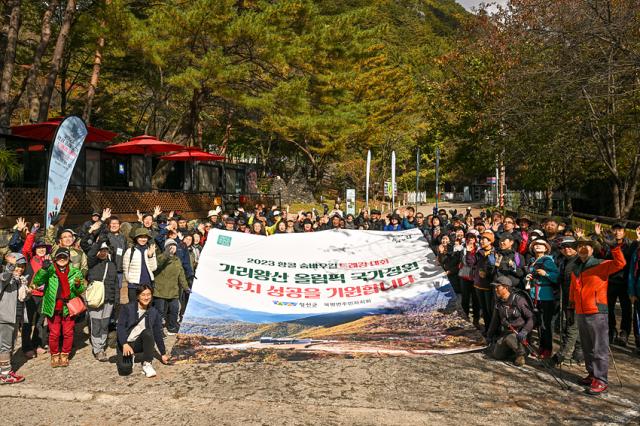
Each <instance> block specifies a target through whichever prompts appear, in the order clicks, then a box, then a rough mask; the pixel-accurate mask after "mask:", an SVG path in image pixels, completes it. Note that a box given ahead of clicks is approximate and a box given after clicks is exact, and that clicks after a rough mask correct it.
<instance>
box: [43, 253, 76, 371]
mask: <svg viewBox="0 0 640 426" xmlns="http://www.w3.org/2000/svg"><path fill="white" fill-rule="evenodd" d="M53 255H54V262H53V263H50V262H48V261H47V262H45V264H44V265H43V266H42V268H41V269H40V270H39V271H38V273H37V274H36V276H35V277H33V281H32V282H31V286H32V288H34V287H35V288H38V287H40V286H44V295H43V297H42V307H41V313H42V315H44V316H46V317H47V325H48V328H49V352H50V353H51V367H54V368H55V367H67V366H68V365H69V353H70V352H71V349H72V348H73V330H74V325H75V318H74V317H73V316H71V315H70V314H69V309H68V308H67V306H66V302H68V301H69V300H71V299H73V298H75V297H79V296H80V295H82V293H83V292H84V290H85V280H84V276H83V275H82V272H81V271H80V270H79V269H78V268H76V267H75V266H73V265H72V264H71V263H70V256H71V251H70V250H69V249H68V248H67V247H59V248H58V249H57V250H55V251H54V254H53ZM61 337H62V346H61V345H60V338H61Z"/></svg>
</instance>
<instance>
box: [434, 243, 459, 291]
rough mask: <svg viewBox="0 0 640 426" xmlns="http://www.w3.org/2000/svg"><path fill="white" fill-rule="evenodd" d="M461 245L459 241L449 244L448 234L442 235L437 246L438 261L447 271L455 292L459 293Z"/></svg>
mask: <svg viewBox="0 0 640 426" xmlns="http://www.w3.org/2000/svg"><path fill="white" fill-rule="evenodd" d="M462 248H463V247H462V245H461V244H460V243H459V242H456V244H455V246H454V244H451V240H450V238H449V236H448V235H443V236H442V239H441V241H440V245H439V246H438V252H437V253H438V263H440V266H442V269H444V270H445V272H446V273H447V278H448V279H449V282H450V283H451V286H452V287H453V290H454V291H455V292H456V294H458V293H460V277H458V272H459V271H460V263H461V262H462Z"/></svg>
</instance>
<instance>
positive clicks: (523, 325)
mask: <svg viewBox="0 0 640 426" xmlns="http://www.w3.org/2000/svg"><path fill="white" fill-rule="evenodd" d="M491 286H492V287H493V289H494V291H495V294H496V303H495V306H494V312H493V315H492V317H491V325H490V326H489V331H488V332H487V341H489V342H493V343H494V345H493V351H492V355H493V357H494V358H495V359H499V360H504V359H507V358H509V357H510V356H514V355H515V360H514V364H515V365H517V366H519V367H521V366H523V365H524V364H525V356H526V350H525V346H524V344H523V342H525V341H526V340H527V337H528V336H529V334H530V333H531V331H532V330H533V325H534V321H533V320H534V315H533V312H532V311H531V308H530V306H529V302H528V301H527V300H526V296H524V295H522V294H518V293H517V292H515V291H514V290H513V283H512V282H511V280H510V279H509V278H507V277H498V278H496V279H495V280H494V281H493V282H492V283H491Z"/></svg>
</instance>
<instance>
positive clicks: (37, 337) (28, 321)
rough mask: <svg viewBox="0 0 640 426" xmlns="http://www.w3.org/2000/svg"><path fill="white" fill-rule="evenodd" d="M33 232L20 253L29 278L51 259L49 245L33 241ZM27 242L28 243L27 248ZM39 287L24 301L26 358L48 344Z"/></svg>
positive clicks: (23, 339) (23, 344) (31, 356)
mask: <svg viewBox="0 0 640 426" xmlns="http://www.w3.org/2000/svg"><path fill="white" fill-rule="evenodd" d="M32 236H35V234H29V236H27V241H25V247H23V250H22V254H23V255H24V257H25V258H26V259H27V269H26V271H25V273H24V276H25V277H27V278H28V279H29V280H33V277H35V275H36V274H37V273H38V271H39V270H40V269H41V268H42V266H43V265H44V263H45V261H51V257H50V256H49V255H50V253H51V246H50V245H48V244H47V243H46V242H45V241H44V240H37V241H35V242H33V238H30V237H32ZM27 243H28V245H29V247H28V249H29V250H27ZM42 290H43V289H41V288H34V289H32V290H31V297H29V298H28V299H27V300H25V302H24V307H25V310H26V311H27V312H26V314H27V315H26V317H25V321H24V323H23V324H22V352H23V353H24V355H25V357H26V358H27V359H31V358H34V357H35V356H36V355H42V354H44V353H46V352H47V350H46V348H47V346H48V344H49V332H48V330H47V326H46V324H45V318H44V317H43V316H42V315H41V314H40V307H41V305H42V295H43V294H44V292H43V291H42Z"/></svg>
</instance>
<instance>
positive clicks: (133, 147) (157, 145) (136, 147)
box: [105, 135, 185, 190]
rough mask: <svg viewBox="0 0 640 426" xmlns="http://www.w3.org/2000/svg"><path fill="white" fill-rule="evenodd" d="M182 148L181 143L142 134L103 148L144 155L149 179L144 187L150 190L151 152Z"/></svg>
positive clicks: (119, 152)
mask: <svg viewBox="0 0 640 426" xmlns="http://www.w3.org/2000/svg"><path fill="white" fill-rule="evenodd" d="M184 148H185V147H184V146H183V145H178V144H175V143H170V142H165V141H161V140H158V139H156V138H155V137H154V136H148V135H142V136H137V137H135V138H131V140H129V141H127V142H122V143H119V144H116V145H111V146H110V147H108V148H107V149H105V151H106V152H111V153H114V154H133V155H136V154H138V155H144V157H145V168H146V171H147V173H148V174H149V179H148V180H145V189H146V190H151V172H152V170H151V169H152V167H151V154H156V153H164V152H172V151H182V150H183V149H184Z"/></svg>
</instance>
